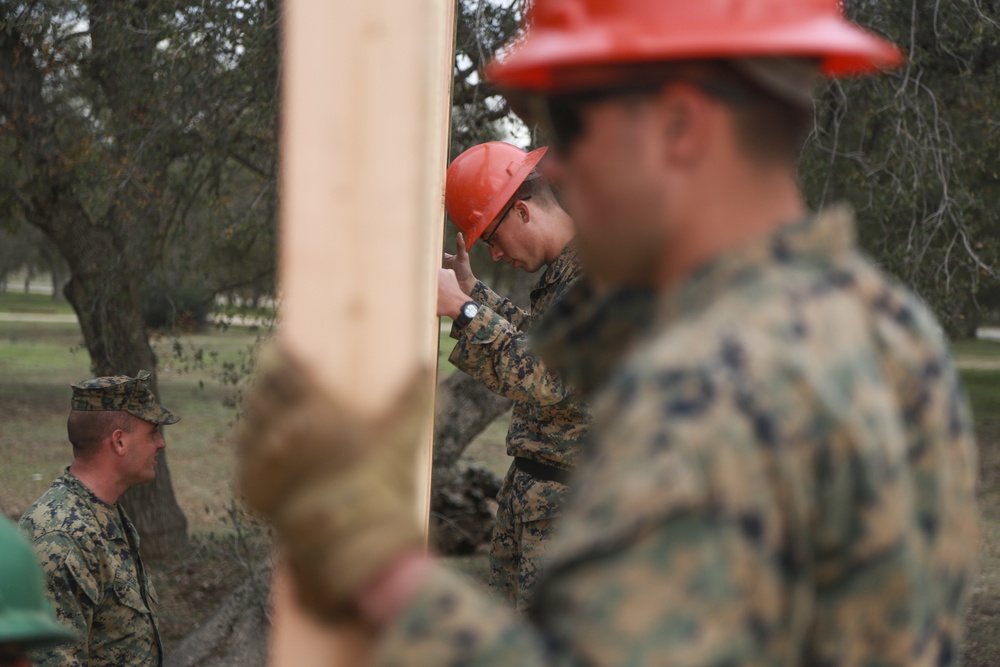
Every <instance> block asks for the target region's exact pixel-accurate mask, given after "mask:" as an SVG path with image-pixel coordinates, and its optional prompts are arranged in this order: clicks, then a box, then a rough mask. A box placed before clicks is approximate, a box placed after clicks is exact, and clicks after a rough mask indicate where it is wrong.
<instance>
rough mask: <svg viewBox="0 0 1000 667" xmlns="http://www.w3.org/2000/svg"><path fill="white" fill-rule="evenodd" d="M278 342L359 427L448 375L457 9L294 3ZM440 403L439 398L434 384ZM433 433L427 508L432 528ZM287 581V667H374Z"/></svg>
mask: <svg viewBox="0 0 1000 667" xmlns="http://www.w3.org/2000/svg"><path fill="white" fill-rule="evenodd" d="M284 6H285V13H284V18H283V21H284V23H283V44H284V54H283V91H282V93H283V109H282V173H281V246H280V271H281V276H280V278H281V296H282V319H283V324H282V326H281V329H280V332H279V335H280V336H281V337H282V338H283V339H284V342H285V344H286V345H287V346H288V347H290V348H291V349H293V350H294V351H295V352H296V353H297V354H298V356H300V357H301V358H303V359H304V360H305V361H307V362H308V363H310V364H312V365H313V367H314V368H316V369H317V370H318V371H319V372H320V374H321V376H322V377H323V378H324V379H325V381H326V382H328V384H329V386H330V388H331V389H332V390H333V391H334V392H335V393H336V394H337V395H340V396H342V397H344V399H346V400H352V401H354V402H355V404H356V406H357V411H358V413H359V414H365V413H374V412H376V411H378V410H379V409H380V408H384V407H385V405H386V401H387V400H388V397H390V396H393V395H394V394H395V393H396V391H397V390H398V389H399V388H400V387H401V386H402V385H403V383H404V382H405V381H406V380H407V379H409V378H410V377H411V376H412V374H413V373H414V371H415V370H416V369H417V368H420V367H432V366H433V365H435V364H436V363H437V342H438V324H437V319H436V317H435V299H436V280H437V274H436V271H435V267H436V266H438V265H439V264H440V253H441V248H442V238H441V235H442V229H443V226H442V222H443V203H444V172H445V166H446V160H447V140H448V134H449V122H448V121H449V111H450V108H451V99H450V98H451V75H452V67H453V62H454V55H453V49H454V5H453V0H365V1H364V2H326V1H319V0H287V1H286V2H285V3H284ZM427 391H434V387H433V386H428V387H427ZM430 421H431V420H430V419H428V427H427V432H426V437H425V446H424V447H423V450H422V453H421V456H420V460H419V461H416V462H415V465H416V466H417V470H418V475H419V476H420V477H419V478H420V482H421V484H420V486H421V491H420V493H419V494H418V495H419V497H418V498H416V499H415V507H416V510H417V512H418V514H419V516H420V518H421V520H423V521H424V523H425V526H426V522H427V520H428V517H429V503H430V469H431V451H430V448H431V442H432V431H433V425H432V424H431V423H430ZM289 591H290V589H289V587H288V585H287V580H285V579H284V578H283V576H282V575H280V574H279V576H277V577H276V586H275V610H274V631H273V636H272V640H273V641H272V664H274V665H279V666H281V667H284V666H285V665H288V666H291V665H295V666H296V667H309V666H310V665H324V666H328V665H354V664H360V662H361V661H362V660H363V659H364V656H365V654H366V652H367V648H366V644H367V641H366V639H365V637H364V636H363V635H361V634H360V633H359V631H358V629H356V628H335V629H331V628H324V627H321V626H319V625H318V624H315V623H313V622H312V621H311V620H310V619H309V618H308V617H306V616H305V615H304V614H302V613H301V611H300V610H298V609H297V607H296V605H295V602H294V600H293V599H292V596H291V595H290V592H289Z"/></svg>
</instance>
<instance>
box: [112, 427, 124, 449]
mask: <svg viewBox="0 0 1000 667" xmlns="http://www.w3.org/2000/svg"><path fill="white" fill-rule="evenodd" d="M111 451H112V452H114V453H115V455H116V456H125V431H123V430H122V429H120V428H116V429H115V430H114V431H112V432H111Z"/></svg>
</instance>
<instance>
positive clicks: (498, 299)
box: [472, 280, 531, 329]
mask: <svg viewBox="0 0 1000 667" xmlns="http://www.w3.org/2000/svg"><path fill="white" fill-rule="evenodd" d="M472 298H473V299H474V300H476V301H478V302H479V303H481V304H482V305H484V306H486V307H487V308H489V309H490V310H492V311H493V312H494V313H497V314H498V315H500V317H502V318H504V319H505V320H507V321H508V322H510V323H511V325H513V326H514V328H515V329H523V328H524V325H525V324H527V323H528V321H529V320H530V319H531V315H529V314H528V312H527V311H525V310H522V309H521V308H518V307H517V306H515V305H514V302H513V301H511V300H510V299H505V298H504V297H502V296H500V295H499V294H497V293H496V292H494V291H493V290H491V289H490V288H489V287H487V286H486V285H485V284H483V282H482V281H481V280H480V281H479V282H477V283H476V286H475V287H474V288H472Z"/></svg>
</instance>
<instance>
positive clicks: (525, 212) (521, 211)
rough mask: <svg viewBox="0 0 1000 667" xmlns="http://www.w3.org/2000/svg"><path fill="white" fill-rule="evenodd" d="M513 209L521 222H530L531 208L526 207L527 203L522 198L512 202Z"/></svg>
mask: <svg viewBox="0 0 1000 667" xmlns="http://www.w3.org/2000/svg"><path fill="white" fill-rule="evenodd" d="M514 210H515V211H516V212H517V215H518V217H520V218H521V222H522V223H528V222H531V209H530V208H528V204H527V203H526V202H525V201H524V200H523V199H521V200H518V201H516V202H514Z"/></svg>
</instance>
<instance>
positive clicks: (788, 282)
mask: <svg viewBox="0 0 1000 667" xmlns="http://www.w3.org/2000/svg"><path fill="white" fill-rule="evenodd" d="M626 302H627V305H628V307H627V308H625V309H624V310H622V309H620V308H618V306H619V305H621V304H616V303H615V299H614V298H612V299H610V301H608V302H606V303H603V304H597V305H595V304H594V303H589V304H588V305H587V307H585V308H583V311H584V312H585V314H588V315H589V316H590V317H589V318H588V319H586V320H584V321H582V322H581V321H579V320H577V321H576V322H569V323H567V320H565V319H564V320H563V322H561V323H560V324H559V325H558V326H556V327H554V330H561V331H563V333H564V334H565V337H564V338H562V339H561V340H559V341H558V344H557V345H555V346H554V347H553V349H556V350H559V351H560V356H561V358H562V361H563V362H569V363H572V364H573V366H574V367H572V368H567V369H566V372H567V373H569V375H567V377H569V378H577V379H578V380H580V381H581V386H583V385H584V384H587V385H588V386H600V387H601V389H600V390H599V391H598V394H597V395H596V396H595V398H594V401H592V403H591V405H592V406H593V414H594V423H595V426H594V429H593V430H592V437H593V438H594V447H595V452H594V455H593V457H592V458H591V457H588V460H587V462H586V465H585V466H583V467H582V468H581V469H580V470H579V472H578V475H577V477H576V479H575V483H574V487H573V495H572V498H571V500H570V501H569V503H568V504H567V506H566V509H565V513H564V516H563V523H562V524H561V525H560V534H559V535H558V536H557V537H556V539H555V540H554V542H553V544H552V549H551V561H550V566H549V569H548V571H547V572H546V573H545V574H544V575H543V580H542V581H541V582H540V584H539V589H538V593H537V597H536V598H535V608H534V612H533V616H532V619H533V620H532V621H531V622H530V623H529V622H525V621H522V620H518V619H514V618H513V617H511V616H510V614H509V613H508V612H505V611H504V610H503V609H501V608H500V607H499V606H497V605H496V604H495V603H493V602H490V601H489V600H488V599H487V598H486V597H484V596H482V595H480V594H479V593H478V592H476V591H475V590H473V589H472V587H470V586H468V585H467V584H464V583H462V582H460V581H459V580H457V579H456V578H453V577H452V575H450V574H448V573H446V572H444V571H443V570H441V571H437V572H435V574H434V575H433V576H432V577H431V579H430V580H429V581H428V582H427V583H426V584H425V586H424V587H423V588H422V590H421V592H420V593H419V594H418V596H417V598H416V599H415V600H414V601H413V602H412V603H411V604H410V605H409V606H408V608H407V609H406V610H405V611H404V612H403V613H402V614H401V616H400V618H398V619H397V622H396V623H394V624H393V626H392V627H391V628H390V629H388V630H387V633H386V635H385V636H384V638H383V639H384V641H383V642H382V644H381V646H380V661H381V664H384V665H394V666H405V665H445V664H447V665H492V666H496V665H504V666H507V665H509V666H511V667H513V666H515V665H516V666H518V667H525V666H531V665H660V666H673V665H678V666H680V665H684V666H686V667H692V666H702V665H705V666H707V665H712V666H716V667H721V666H723V665H733V666H735V665H740V666H741V667H749V666H762V667H763V666H768V667H772V666H782V667H792V666H799V665H802V666H805V665H817V666H818V665H824V666H829V667H862V666H864V667H904V666H906V667H909V666H917V665H919V666H924V665H927V666H930V665H933V666H935V667H944V666H948V665H957V664H958V659H959V658H958V645H959V639H960V634H961V633H960V626H961V619H962V616H963V611H964V606H965V603H966V599H967V596H968V592H969V588H970V585H971V583H972V577H973V572H974V561H975V558H976V554H977V553H978V530H979V529H978V519H977V510H976V503H975V496H974V486H975V468H976V461H975V456H976V454H975V443H974V441H973V437H972V424H971V421H970V415H969V411H968V408H967V403H966V399H965V398H964V395H963V392H962V390H961V388H960V386H959V381H958V377H957V373H956V371H955V368H954V366H953V364H952V361H951V359H950V358H949V353H948V349H947V345H946V343H945V341H944V340H943V338H942V334H941V332H940V329H939V327H938V325H937V323H936V322H935V321H934V319H933V318H932V317H931V315H930V314H929V313H928V311H927V309H926V307H925V306H924V305H923V304H922V303H921V302H920V301H919V300H918V299H916V298H915V297H914V296H912V295H911V294H910V293H909V292H907V291H906V290H905V289H903V288H902V287H900V286H899V285H897V284H895V283H894V282H892V281H891V280H889V279H887V278H886V277H885V276H883V275H882V274H881V273H880V272H879V271H878V270H876V269H875V268H874V267H873V266H872V264H871V263H870V262H869V261H868V260H866V259H865V258H864V257H863V256H862V255H861V254H860V253H859V252H858V251H857V250H856V249H855V247H854V241H853V223H852V222H851V220H850V215H849V214H848V213H846V212H844V211H840V210H833V211H829V212H827V213H824V214H822V215H820V216H818V217H816V218H814V219H812V220H809V221H806V222H803V223H800V224H796V225H792V226H789V227H786V228H784V229H782V230H780V231H778V232H777V233H775V234H774V235H773V236H771V237H769V238H766V239H762V240H761V241H760V242H758V243H755V244H753V245H750V246H747V247H744V248H742V249H739V250H737V251H734V252H732V253H729V254H727V255H726V256H723V257H720V258H717V259H716V260H715V261H713V262H711V263H710V264H709V265H708V266H705V267H703V268H702V269H701V270H700V271H697V272H696V273H695V274H693V275H691V276H689V277H688V279H686V280H685V282H684V283H683V284H682V285H681V286H680V287H679V288H677V289H676V290H674V291H673V292H671V293H670V294H666V295H661V296H660V297H658V298H656V299H646V300H645V302H644V301H643V300H642V299H637V300H632V301H629V300H628V299H626ZM643 303H645V304H646V307H645V308H644V307H643ZM622 313H625V314H626V315H625V316H629V315H628V314H629V313H631V315H630V316H631V317H632V318H633V321H634V322H635V326H634V327H633V330H632V333H631V334H628V335H625V333H624V332H625V331H626V330H627V327H623V325H622V323H621V319H620V317H622ZM565 315H566V313H564V316H565ZM605 330H612V331H618V332H619V333H622V334H623V335H619V336H617V337H612V339H611V340H615V341H617V344H616V345H613V346H609V345H602V343H606V342H607V341H608V340H609V338H608V337H607V336H606V335H604V334H603V333H602V332H604V331H605ZM574 332H575V335H574ZM581 343H582V344H584V345H592V346H593V347H592V348H591V349H590V350H589V351H587V350H580V349H579V348H578V345H579V344H581ZM608 355H610V356H612V357H615V356H616V355H624V356H622V357H618V360H617V361H611V360H609V359H607V358H606V357H607V356H608ZM547 359H548V357H547ZM588 359H592V360H594V363H593V364H589V366H590V367H589V368H588V367H587V364H585V363H582V362H586V361H587V360H588ZM574 361H575V362H576V363H573V362H574ZM552 363H554V364H555V366H554V367H556V368H560V369H562V366H561V362H559V360H554V361H553V362H552ZM594 368H597V369H599V372H604V373H610V375H609V376H607V377H605V378H603V380H602V379H601V378H596V377H593V373H594V372H593V369H594ZM571 381H574V380H571Z"/></svg>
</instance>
